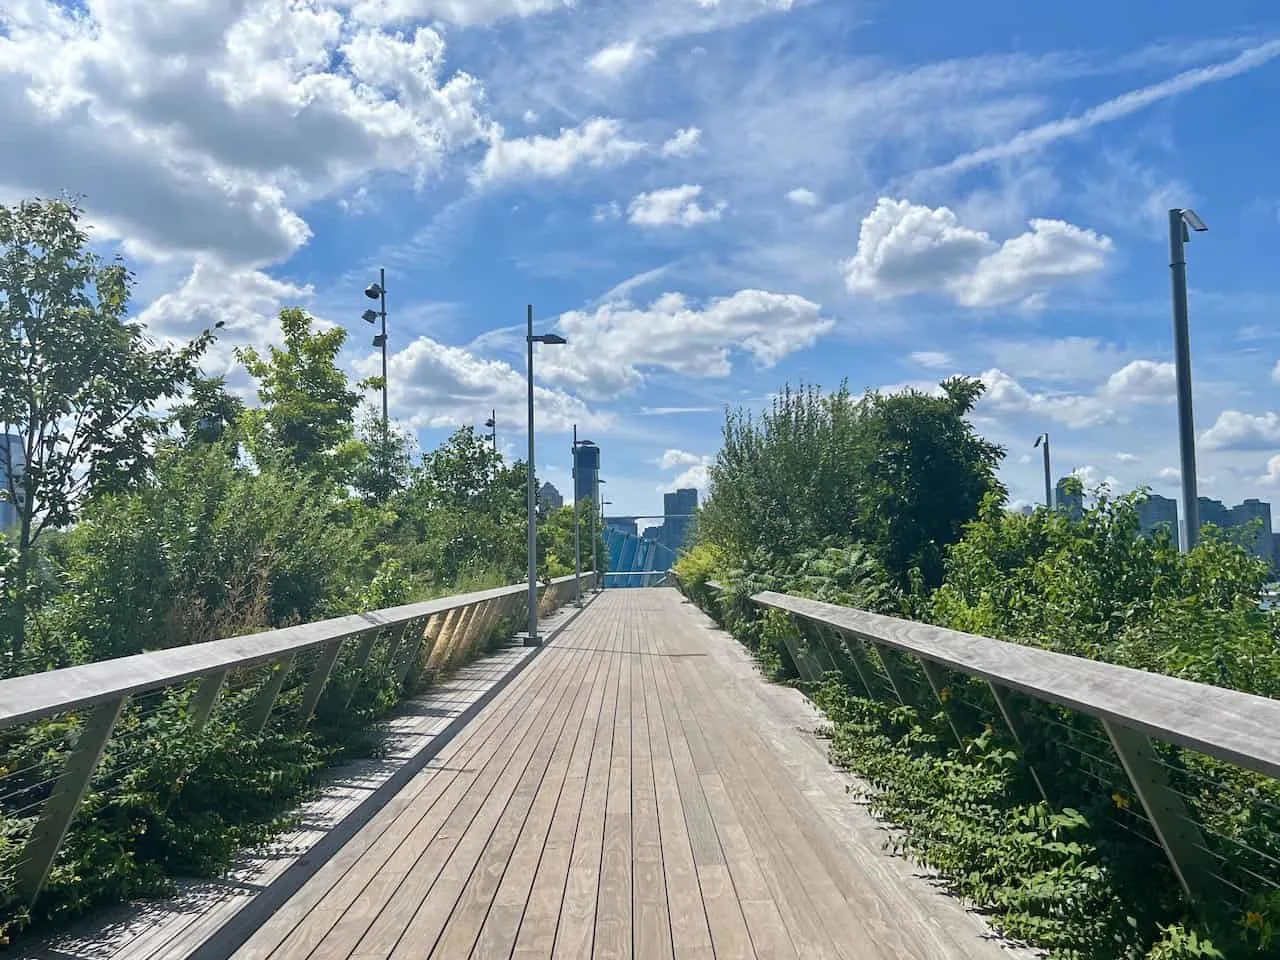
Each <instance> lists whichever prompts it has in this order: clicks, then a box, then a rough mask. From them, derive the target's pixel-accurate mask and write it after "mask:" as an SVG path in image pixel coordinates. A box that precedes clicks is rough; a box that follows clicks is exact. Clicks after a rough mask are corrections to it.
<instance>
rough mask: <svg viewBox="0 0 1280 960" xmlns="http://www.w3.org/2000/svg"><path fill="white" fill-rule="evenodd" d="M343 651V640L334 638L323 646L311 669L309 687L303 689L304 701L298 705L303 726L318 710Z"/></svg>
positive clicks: (300, 721)
mask: <svg viewBox="0 0 1280 960" xmlns="http://www.w3.org/2000/svg"><path fill="white" fill-rule="evenodd" d="M341 653H342V640H334V641H332V642H331V643H327V644H325V646H324V647H322V648H321V650H320V657H319V659H318V660H316V665H315V666H314V667H313V668H312V670H311V676H310V678H309V679H308V680H307V688H306V689H305V690H303V691H302V703H301V705H300V706H299V707H298V722H299V724H301V725H302V726H306V725H307V723H308V722H309V721H310V720H311V715H312V714H314V713H315V712H316V707H317V706H318V705H319V703H320V696H321V694H323V693H324V688H325V685H326V684H327V683H328V682H329V674H331V673H332V672H333V665H334V664H335V663H337V662H338V656H339V654H341Z"/></svg>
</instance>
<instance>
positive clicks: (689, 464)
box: [658, 449, 715, 492]
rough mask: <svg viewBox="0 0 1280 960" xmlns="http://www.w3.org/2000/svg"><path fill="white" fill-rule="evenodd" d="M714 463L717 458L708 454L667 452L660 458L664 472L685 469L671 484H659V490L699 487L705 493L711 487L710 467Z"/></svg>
mask: <svg viewBox="0 0 1280 960" xmlns="http://www.w3.org/2000/svg"><path fill="white" fill-rule="evenodd" d="M714 462H715V458H714V457H710V456H707V455H706V454H700V453H690V452H689V451H688V450H676V449H670V450H666V451H664V452H663V454H662V456H661V457H659V458H658V467H659V468H660V469H662V470H675V469H678V468H683V469H681V470H680V473H678V474H677V475H676V476H675V477H673V478H672V479H671V480H670V481H669V482H667V483H663V484H659V486H658V490H659V491H660V492H665V491H670V490H678V489H680V488H682V487H684V488H688V487H697V488H698V490H700V491H705V490H706V489H707V488H708V487H710V486H711V475H710V467H711V464H712V463H714Z"/></svg>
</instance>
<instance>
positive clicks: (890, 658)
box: [871, 642, 918, 707]
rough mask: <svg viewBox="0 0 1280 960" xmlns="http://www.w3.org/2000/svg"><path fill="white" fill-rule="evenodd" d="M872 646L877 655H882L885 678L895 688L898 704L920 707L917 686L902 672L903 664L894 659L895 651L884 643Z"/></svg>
mask: <svg viewBox="0 0 1280 960" xmlns="http://www.w3.org/2000/svg"><path fill="white" fill-rule="evenodd" d="M871 646H873V647H875V650H876V653H878V654H879V655H880V663H881V664H882V665H883V666H884V672H885V676H887V677H888V678H889V686H891V687H892V688H893V695H894V696H895V697H897V698H898V702H899V703H900V704H902V705H903V706H904V707H906V706H918V704H917V703H916V698H915V684H913V683H912V682H911V680H910V678H908V677H907V675H906V674H905V673H904V672H903V671H902V666H901V664H899V663H898V661H897V660H895V659H894V651H893V649H892V648H891V647H888V646H885V645H884V644H883V643H875V642H873V643H872V644H871Z"/></svg>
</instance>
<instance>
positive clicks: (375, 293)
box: [364, 282, 386, 300]
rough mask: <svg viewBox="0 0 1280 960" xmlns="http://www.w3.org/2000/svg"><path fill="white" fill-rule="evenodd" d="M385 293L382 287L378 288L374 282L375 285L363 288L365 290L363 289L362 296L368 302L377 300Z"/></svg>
mask: <svg viewBox="0 0 1280 960" xmlns="http://www.w3.org/2000/svg"><path fill="white" fill-rule="evenodd" d="M385 292H386V291H385V290H383V289H382V287H380V286H378V284H377V283H376V282H375V283H371V284H369V285H368V286H367V287H365V288H364V295H365V296H366V297H368V298H369V299H370V300H377V299H378V298H379V297H380V296H382V295H383V294H384V293H385Z"/></svg>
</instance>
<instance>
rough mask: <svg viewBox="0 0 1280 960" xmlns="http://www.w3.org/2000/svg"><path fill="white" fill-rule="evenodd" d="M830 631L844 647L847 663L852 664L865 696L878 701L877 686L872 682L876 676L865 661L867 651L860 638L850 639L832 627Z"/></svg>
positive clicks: (841, 631)
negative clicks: (865, 693) (865, 692)
mask: <svg viewBox="0 0 1280 960" xmlns="http://www.w3.org/2000/svg"><path fill="white" fill-rule="evenodd" d="M832 630H833V631H834V632H835V635H836V637H837V638H838V639H839V640H840V643H841V645H842V646H843V647H844V652H845V653H846V654H847V655H848V657H849V662H850V663H852V664H853V669H854V672H855V673H857V675H858V679H859V680H861V681H862V685H863V687H865V688H866V691H867V696H868V697H870V698H871V699H872V700H879V699H880V694H879V692H878V687H879V684H877V683H875V681H874V678H875V675H876V674H875V671H874V670H872V669H871V664H870V663H869V662H868V661H867V651H866V647H865V646H864V645H863V643H862V638H861V637H857V636H854V637H850V636H849V635H848V634H847V633H845V632H844V631H843V630H838V629H836V628H834V627H833V628H832Z"/></svg>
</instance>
